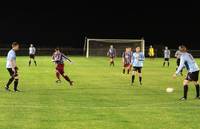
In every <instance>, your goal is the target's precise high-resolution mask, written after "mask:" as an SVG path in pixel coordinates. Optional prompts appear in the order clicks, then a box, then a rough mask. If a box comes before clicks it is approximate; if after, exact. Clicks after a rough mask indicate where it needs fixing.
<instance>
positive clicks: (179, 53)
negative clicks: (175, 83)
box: [175, 46, 183, 76]
mask: <svg viewBox="0 0 200 129" xmlns="http://www.w3.org/2000/svg"><path fill="white" fill-rule="evenodd" d="M180 47H181V46H179V50H177V51H176V53H175V57H176V65H177V67H176V70H177V69H178V67H179V65H180V57H181V55H182V54H183V53H182V52H181V51H180V49H181V48H180ZM180 74H181V76H183V70H182V69H181V71H180Z"/></svg>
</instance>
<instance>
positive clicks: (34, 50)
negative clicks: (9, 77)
mask: <svg viewBox="0 0 200 129" xmlns="http://www.w3.org/2000/svg"><path fill="white" fill-rule="evenodd" d="M35 53H36V48H35V47H34V46H33V44H31V45H30V47H29V57H30V60H29V66H31V60H32V59H33V61H34V63H35V66H37V63H36V60H35Z"/></svg>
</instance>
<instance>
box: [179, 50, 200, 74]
mask: <svg viewBox="0 0 200 129" xmlns="http://www.w3.org/2000/svg"><path fill="white" fill-rule="evenodd" d="M184 66H185V67H186V69H187V70H188V72H189V73H192V72H196V71H199V67H198V65H197V63H196V62H195V60H194V58H193V56H192V55H191V54H189V53H187V52H186V53H182V55H181V57H180V66H179V67H178V69H177V71H176V74H179V73H180V72H181V70H182V69H183V67H184Z"/></svg>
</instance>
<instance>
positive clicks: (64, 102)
mask: <svg viewBox="0 0 200 129" xmlns="http://www.w3.org/2000/svg"><path fill="white" fill-rule="evenodd" d="M28 59H29V58H28V57H18V58H17V63H18V66H19V74H20V83H19V89H21V90H22V91H23V92H20V93H14V92H6V91H4V85H5V84H6V82H7V80H8V78H9V75H8V73H7V71H6V69H5V58H1V63H0V67H1V69H0V73H1V79H0V80H1V83H0V85H1V87H2V88H1V89H0V129H198V128H200V122H199V120H200V118H199V114H200V100H195V99H193V98H194V96H195V88H194V86H193V85H191V86H190V87H189V96H188V101H185V102H181V101H178V99H179V98H180V97H182V79H183V77H179V78H177V79H176V80H173V79H172V77H171V76H172V74H173V73H174V70H175V59H173V60H171V66H170V67H169V68H168V67H165V68H163V67H162V61H163V59H155V60H149V59H146V61H145V66H144V69H143V86H139V83H138V77H136V80H135V84H134V87H131V86H130V78H131V76H130V75H123V74H122V68H121V59H120V58H118V59H117V60H116V63H115V64H116V66H115V67H114V68H113V67H109V64H108V59H107V58H103V57H98V58H94V57H91V58H89V59H86V58H84V57H72V58H71V59H72V60H73V61H74V62H75V64H73V65H69V64H67V63H66V68H65V71H66V73H67V74H69V76H70V78H72V79H73V80H74V81H75V86H74V87H69V85H68V83H66V82H65V81H64V80H62V83H61V84H56V83H55V80H56V78H55V75H54V67H55V66H54V64H53V63H52V62H51V58H50V57H37V63H38V67H34V65H32V66H31V67H28ZM167 87H173V88H174V89H175V92H173V93H166V92H165V89H166V88H167ZM11 89H13V86H11Z"/></svg>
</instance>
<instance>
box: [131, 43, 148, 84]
mask: <svg viewBox="0 0 200 129" xmlns="http://www.w3.org/2000/svg"><path fill="white" fill-rule="evenodd" d="M144 58H145V57H144V54H143V53H142V52H141V51H140V47H137V48H136V52H134V53H133V56H132V65H133V72H132V80H131V84H132V85H133V83H134V80H135V74H136V72H138V74H139V82H140V85H142V67H143V62H144Z"/></svg>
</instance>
